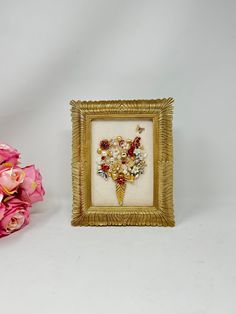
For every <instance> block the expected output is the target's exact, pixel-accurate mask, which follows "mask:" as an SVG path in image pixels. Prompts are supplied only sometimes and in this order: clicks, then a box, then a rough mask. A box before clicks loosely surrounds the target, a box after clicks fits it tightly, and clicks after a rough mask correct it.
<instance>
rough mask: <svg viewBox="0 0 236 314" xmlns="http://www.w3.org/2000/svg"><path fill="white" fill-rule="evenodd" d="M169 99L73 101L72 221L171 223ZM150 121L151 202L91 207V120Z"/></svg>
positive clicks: (78, 223) (76, 223) (94, 223)
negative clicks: (151, 136) (138, 204)
mask: <svg viewBox="0 0 236 314" xmlns="http://www.w3.org/2000/svg"><path fill="white" fill-rule="evenodd" d="M173 101H174V100H173V99H172V98H164V99H155V100H153V99H152V100H111V101H109V100H106V101H80V100H78V101H75V100H72V101H71V102H70V104H71V115H72V189H73V210H72V221H71V223H72V225H73V226H171V227H173V226H174V225H175V221H174V211H173V143H172V116H173V105H172V104H173ZM140 118H144V119H150V120H152V122H153V177H154V189H153V191H154V193H153V206H122V207H120V206H93V204H92V201H91V122H92V121H93V120H103V119H109V120H112V119H120V120H121V119H122V120H123V119H128V120H133V119H140Z"/></svg>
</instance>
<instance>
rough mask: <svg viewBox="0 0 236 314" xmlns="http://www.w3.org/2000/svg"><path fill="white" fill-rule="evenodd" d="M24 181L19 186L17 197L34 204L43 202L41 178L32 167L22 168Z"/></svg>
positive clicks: (43, 192)
mask: <svg viewBox="0 0 236 314" xmlns="http://www.w3.org/2000/svg"><path fill="white" fill-rule="evenodd" d="M23 170H24V172H25V179H24V181H23V183H21V185H20V189H19V195H20V198H21V199H22V200H23V201H26V202H29V203H35V202H38V201H42V200H43V195H44V194H45V191H44V188H43V186H42V176H41V174H40V173H39V171H38V170H37V169H35V166H34V165H31V166H28V167H25V168H23Z"/></svg>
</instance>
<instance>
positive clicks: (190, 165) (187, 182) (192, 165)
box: [174, 128, 214, 224]
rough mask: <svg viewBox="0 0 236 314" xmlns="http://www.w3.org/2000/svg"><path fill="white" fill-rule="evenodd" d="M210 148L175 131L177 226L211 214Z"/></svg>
mask: <svg viewBox="0 0 236 314" xmlns="http://www.w3.org/2000/svg"><path fill="white" fill-rule="evenodd" d="M212 154H213V153H212V148H209V143H208V142H207V141H206V139H205V138H204V137H203V136H201V137H200V136H199V137H191V134H184V133H181V130H180V129H176V128H174V209H175V217H176V222H177V224H178V222H182V221H184V220H186V219H189V218H190V219H191V218H192V217H193V216H195V215H202V214H203V213H204V212H205V211H206V210H213V203H212V197H214V196H213V195H214V191H213V189H212V182H213V181H212V180H213V178H211V172H210V170H209V169H210V168H209V165H210V164H211V162H212Z"/></svg>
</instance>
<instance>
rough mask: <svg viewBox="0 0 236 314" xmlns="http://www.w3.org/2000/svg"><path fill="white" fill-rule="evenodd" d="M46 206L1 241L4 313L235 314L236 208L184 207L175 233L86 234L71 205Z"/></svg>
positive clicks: (140, 230) (132, 230) (134, 229)
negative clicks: (76, 223)
mask: <svg viewBox="0 0 236 314" xmlns="http://www.w3.org/2000/svg"><path fill="white" fill-rule="evenodd" d="M46 203H47V202H45V203H44V206H42V205H40V206H36V207H37V208H35V209H34V210H33V213H32V217H31V224H30V225H29V226H28V227H26V228H25V229H24V230H22V231H21V232H18V233H15V234H14V235H11V236H9V237H8V238H4V239H2V240H1V242H0V251H1V258H0V274H1V275H0V276H1V287H0V290H1V308H2V309H4V310H5V313H24V314H28V313H29V314H31V313H34V314H38V313H40V314H41V313H44V314H67V313H68V314H72V313H86V314H90V313H91V314H92V313H114V314H120V313H138V314H139V313H140V314H141V313H150V314H151V313H165V314H167V313H168V314H169V313H170V314H171V313H181V314H190V313H191V314H200V313H207V314H221V313H227V314H233V313H235V309H236V306H235V299H234V295H235V288H236V268H235V264H236V255H235V237H236V228H235V221H234V219H231V220H228V222H227V223H225V221H226V217H232V218H233V217H234V218H235V206H231V207H230V206H228V207H225V206H221V207H218V208H217V207H212V208H210V207H208V208H207V207H202V208H200V207H196V208H195V209H194V210H193V209H192V210H189V209H187V201H186V205H185V207H184V206H183V207H182V209H179V210H178V212H176V218H177V225H176V227H174V228H137V227H132V228H128V227H126V228H122V227H115V228H112V227H108V228H107V227H105V228H103V227H100V228H98V227H91V228H88V227H83V228H81V227H71V226H70V223H69V219H70V206H71V205H70V202H68V201H64V202H63V201H60V202H59V201H55V202H48V203H47V204H48V205H47V206H48V207H47V208H45V204H46Z"/></svg>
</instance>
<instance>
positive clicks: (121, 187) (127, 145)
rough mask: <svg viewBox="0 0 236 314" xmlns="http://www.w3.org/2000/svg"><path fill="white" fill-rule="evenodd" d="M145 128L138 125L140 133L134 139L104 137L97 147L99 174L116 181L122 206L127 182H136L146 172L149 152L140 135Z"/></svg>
mask: <svg viewBox="0 0 236 314" xmlns="http://www.w3.org/2000/svg"><path fill="white" fill-rule="evenodd" d="M143 130H144V128H140V127H139V126H138V127H137V131H138V135H137V136H136V137H135V138H134V139H133V140H132V139H125V138H123V137H122V136H116V137H113V138H111V139H102V140H101V141H100V143H99V148H98V149H97V153H98V155H99V157H98V158H97V164H98V166H97V174H98V175H99V176H101V177H102V178H104V179H105V180H108V178H109V177H111V178H112V180H113V181H115V184H116V195H117V200H118V203H119V205H120V206H122V205H123V200H124V195H125V189H126V183H127V182H134V181H135V180H137V179H138V178H139V176H140V175H141V174H143V173H144V168H145V166H146V162H145V158H146V156H147V153H146V152H145V151H144V149H143V145H141V137H140V136H139V133H141V132H142V131H143Z"/></svg>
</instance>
